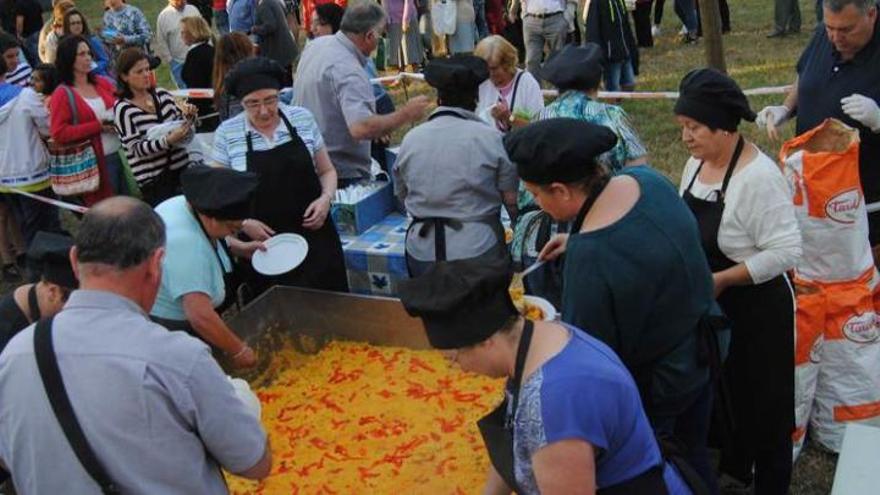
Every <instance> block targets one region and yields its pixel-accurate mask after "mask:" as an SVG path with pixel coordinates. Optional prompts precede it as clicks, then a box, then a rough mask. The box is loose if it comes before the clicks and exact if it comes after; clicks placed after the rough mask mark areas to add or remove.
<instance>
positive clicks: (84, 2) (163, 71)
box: [76, 0, 175, 88]
mask: <svg viewBox="0 0 880 495" xmlns="http://www.w3.org/2000/svg"><path fill="white" fill-rule="evenodd" d="M127 3H129V4H131V5H134V6H135V7H137V8H139V9H141V10H142V11H143V12H144V15H145V16H146V17H147V22H148V23H149V24H150V29H152V30H153V36H155V35H156V18H157V17H159V12H161V11H162V9H164V8H165V7H166V6H167V5H168V2H165V1H163V0H127ZM76 7H77V8H78V9H79V10H81V11H82V12H83V14H85V15H86V17H88V19H89V27H90V28H91V29H92V31H95V32H97V31H98V28H100V27H101V24H102V23H103V20H102V19H103V18H104V0H76ZM153 46H154V47H155V43H154V44H153ZM156 80H157V81H158V84H159V86H161V87H163V88H174V87H175V86H174V83H173V82H172V80H171V73H170V72H169V71H168V65H167V64H162V65H161V66H159V68H158V69H157V70H156Z"/></svg>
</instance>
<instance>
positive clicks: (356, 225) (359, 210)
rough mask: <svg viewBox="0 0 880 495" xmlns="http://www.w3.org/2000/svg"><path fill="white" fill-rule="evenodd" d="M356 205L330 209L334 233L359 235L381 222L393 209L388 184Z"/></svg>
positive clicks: (392, 195)
mask: <svg viewBox="0 0 880 495" xmlns="http://www.w3.org/2000/svg"><path fill="white" fill-rule="evenodd" d="M383 184H384V185H383V186H382V187H380V188H379V189H377V190H375V191H374V192H372V193H370V195H368V196H366V197H365V198H363V199H361V200H360V201H358V202H357V203H353V204H343V203H335V204H333V206H332V207H331V209H330V215H331V216H332V217H333V223H335V224H336V231H337V232H339V233H340V234H342V235H360V234H363V233H364V232H366V231H367V230H368V229H369V228H370V227H372V226H373V225H376V224H377V223H379V222H381V221H382V220H383V219H384V218H385V217H386V216H388V214H389V213H391V210H393V209H394V204H393V202H394V193H393V192H392V187H391V183H390V182H385V183H383Z"/></svg>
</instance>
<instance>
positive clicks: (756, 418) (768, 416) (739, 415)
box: [683, 137, 794, 475]
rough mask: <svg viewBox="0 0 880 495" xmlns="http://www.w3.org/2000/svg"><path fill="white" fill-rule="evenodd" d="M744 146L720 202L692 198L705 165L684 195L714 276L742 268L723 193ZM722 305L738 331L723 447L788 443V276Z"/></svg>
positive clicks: (739, 291)
mask: <svg viewBox="0 0 880 495" xmlns="http://www.w3.org/2000/svg"><path fill="white" fill-rule="evenodd" d="M743 146H744V140H743V138H742V137H740V140H739V142H738V143H737V147H736V150H735V151H734V154H733V157H732V158H731V161H730V163H729V164H728V166H727V171H726V172H725V174H724V180H723V181H722V183H721V189H720V190H718V191H716V201H707V200H703V199H699V198H697V197H695V196H694V195H693V194H691V188H692V187H693V185H694V182H695V181H696V179H697V176H698V175H699V173H700V169H701V168H702V166H703V164H702V163H701V164H700V166H699V167H698V168H697V170H696V172H695V173H694V176H693V177H692V178H691V181H690V184H688V187H687V189H686V190H685V192H684V194H683V198H684V201H685V203H686V204H687V205H688V207H690V209H691V211H692V212H693V214H694V217H696V219H697V224H698V225H699V228H700V237H701V241H702V245H703V250H704V252H705V253H706V258H707V259H708V261H709V267H710V268H711V270H712V272H713V273H715V272H719V271H722V270H726V269H728V268H730V267H732V266H735V265H737V262H735V261H733V260H731V259H730V258H728V257H727V255H725V254H724V253H723V252H722V251H721V248H720V247H719V245H718V233H719V230H720V227H721V219H722V216H723V214H724V206H725V203H724V196H725V193H726V191H727V186H728V184H729V183H730V178H731V176H732V175H733V170H734V168H736V163H737V161H739V157H740V155H741V153H742V149H743ZM718 304H719V305H720V306H721V308H722V309H723V310H724V313H725V314H726V315H727V317H728V318H729V319H730V322H731V323H732V327H733V333H732V335H731V343H730V356H729V358H728V361H727V363H726V364H725V366H724V374H723V378H724V379H723V380H718V379H717V380H716V387H718V389H717V390H716V395H717V396H718V397H719V399H718V400H716V407H715V411H716V412H715V427H716V428H718V431H716V434H717V435H718V436H719V437H720V438H719V439H720V441H721V442H722V444H723V446H724V447H725V449H724V450H725V451H727V450H729V447H730V446H731V445H732V444H734V445H735V444H738V443H741V442H743V441H747V442H757V443H759V444H766V445H772V444H775V445H778V444H779V443H780V442H783V443H784V442H785V441H786V440H785V439H789V441H790V438H791V432H792V431H793V428H794V300H793V295H792V292H791V289H790V287H789V285H788V282H787V280H786V278H785V275H779V276H778V277H775V278H773V279H771V280H769V281H767V282H764V283H761V284H755V285H745V286H736V287H729V288H727V289H725V291H724V292H723V293H722V294H721V295H720V296H719V297H718ZM786 328H787V329H788V330H786ZM765 330H769V331H765ZM718 378H719V379H720V378H721V376H719V377H718ZM728 388H729V389H730V390H729V391H728ZM744 395H745V396H744ZM719 410H720V411H719ZM719 414H721V415H727V416H730V415H732V416H733V421H732V422H730V421H724V420H722V419H721V418H719ZM727 430H730V431H727ZM757 446H758V447H760V445H757ZM789 448H790V447H789ZM730 474H735V475H737V474H740V473H733V472H731V473H730Z"/></svg>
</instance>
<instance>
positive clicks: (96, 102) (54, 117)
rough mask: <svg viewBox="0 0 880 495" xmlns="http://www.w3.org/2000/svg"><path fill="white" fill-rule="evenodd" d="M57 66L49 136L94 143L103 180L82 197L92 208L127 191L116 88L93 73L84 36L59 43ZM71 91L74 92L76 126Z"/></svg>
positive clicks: (88, 48)
mask: <svg viewBox="0 0 880 495" xmlns="http://www.w3.org/2000/svg"><path fill="white" fill-rule="evenodd" d="M55 65H56V67H57V68H58V76H59V79H60V81H61V84H60V85H59V86H58V88H56V89H55V91H54V92H52V98H51V100H50V101H49V134H50V135H51V136H52V139H53V140H55V142H56V143H59V144H65V143H75V142H77V141H82V140H84V139H89V140H90V141H91V143H92V147H94V149H95V156H96V157H97V159H98V170H99V171H100V177H101V181H100V186H99V187H98V189H97V190H96V191H94V192H92V193H88V194H84V195H83V196H82V200H83V203H85V205H86V206H91V205H92V204H95V203H97V202H98V201H100V200H102V199H105V198H109V197H110V196H113V195H114V194H115V193H118V192H120V191H125V190H126V188H125V175H124V170H123V164H122V160H121V158H120V156H119V138H118V137H117V136H116V129H115V127H114V123H113V105H114V104H115V103H116V96H115V91H116V88H115V87H114V85H113V83H112V82H110V80H108V79H105V78H103V77H101V76H97V75H94V74H91V70H92V54H91V48H90V47H89V43H88V41H87V40H86V39H85V38H83V37H82V36H69V37H66V38H64V39H63V40H62V41H61V43H59V45H58V55H57V58H56V59H55ZM68 90H72V93H73V102H74V105H75V108H76V114H77V117H78V122H77V123H76V124H74V123H73V108H71V106H70V96H69V92H68ZM114 141H115V142H114Z"/></svg>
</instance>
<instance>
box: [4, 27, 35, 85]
mask: <svg viewBox="0 0 880 495" xmlns="http://www.w3.org/2000/svg"><path fill="white" fill-rule="evenodd" d="M0 53H2V55H3V60H4V61H5V62H6V67H7V68H8V69H9V70H8V71H7V72H6V82H7V83H9V84H14V85H16V86H20V87H22V88H26V87H28V86H30V85H31V72H33V71H32V70H31V66H30V65H28V63H27V61H25V60H24V58H23V57H22V56H21V45H20V44H19V42H18V40H17V39H15V37H13V36H12V35H11V34H8V33H0Z"/></svg>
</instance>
